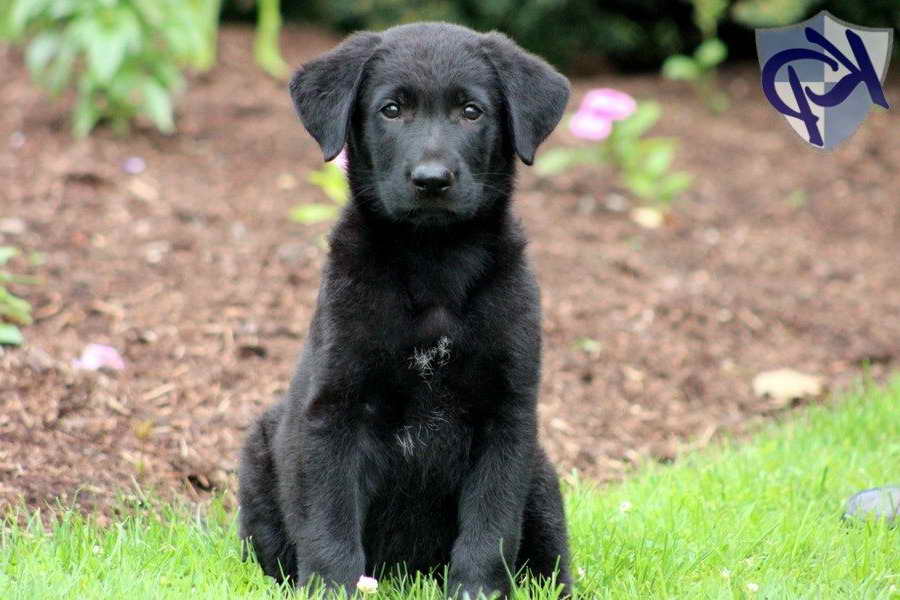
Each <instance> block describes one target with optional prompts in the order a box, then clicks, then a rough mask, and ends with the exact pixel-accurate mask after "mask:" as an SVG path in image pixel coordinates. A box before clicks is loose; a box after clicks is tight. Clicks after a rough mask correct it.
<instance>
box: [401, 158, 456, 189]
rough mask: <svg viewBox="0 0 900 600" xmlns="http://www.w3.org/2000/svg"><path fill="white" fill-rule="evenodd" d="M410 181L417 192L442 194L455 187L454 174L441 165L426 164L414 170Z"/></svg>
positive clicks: (434, 163)
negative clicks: (452, 186)
mask: <svg viewBox="0 0 900 600" xmlns="http://www.w3.org/2000/svg"><path fill="white" fill-rule="evenodd" d="M410 179H411V180H412V183H413V185H414V186H416V190H417V191H420V192H425V193H427V194H442V193H444V192H446V191H447V189H448V188H449V187H450V186H451V185H453V172H452V171H451V170H450V169H448V168H447V167H445V166H444V165H442V164H441V163H437V162H425V163H422V164H420V165H418V166H416V168H415V169H413V172H412V174H411V175H410Z"/></svg>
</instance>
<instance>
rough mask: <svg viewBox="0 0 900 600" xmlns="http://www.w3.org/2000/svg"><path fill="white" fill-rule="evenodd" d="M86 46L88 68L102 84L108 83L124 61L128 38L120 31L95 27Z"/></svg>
mask: <svg viewBox="0 0 900 600" xmlns="http://www.w3.org/2000/svg"><path fill="white" fill-rule="evenodd" d="M96 32H97V33H96V34H95V35H94V36H93V37H91V38H90V41H89V42H88V46H87V55H88V68H89V69H90V72H91V74H92V75H93V76H94V77H96V78H97V80H98V81H100V82H102V83H108V82H109V81H111V80H112V78H113V77H114V76H115V74H116V71H118V70H119V67H120V66H121V65H122V61H123V60H124V59H125V51H126V50H127V46H128V38H127V37H126V36H125V35H123V33H122V32H121V31H118V30H115V29H107V28H104V27H97V28H96Z"/></svg>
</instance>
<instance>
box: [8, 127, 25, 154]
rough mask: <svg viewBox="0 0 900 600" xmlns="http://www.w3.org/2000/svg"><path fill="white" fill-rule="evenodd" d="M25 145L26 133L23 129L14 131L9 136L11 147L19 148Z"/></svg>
mask: <svg viewBox="0 0 900 600" xmlns="http://www.w3.org/2000/svg"><path fill="white" fill-rule="evenodd" d="M24 145H25V134H24V133H22V132H21V131H13V132H12V133H11V134H10V136H9V147H10V148H12V149H13V150H18V149H19V148H21V147H22V146H24Z"/></svg>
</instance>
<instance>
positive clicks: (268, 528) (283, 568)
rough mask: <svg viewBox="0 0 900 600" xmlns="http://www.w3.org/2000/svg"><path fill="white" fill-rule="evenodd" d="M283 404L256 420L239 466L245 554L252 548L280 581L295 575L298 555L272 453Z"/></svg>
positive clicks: (265, 567) (241, 528)
mask: <svg viewBox="0 0 900 600" xmlns="http://www.w3.org/2000/svg"><path fill="white" fill-rule="evenodd" d="M280 414H281V405H276V406H273V407H272V408H270V409H269V410H267V411H266V412H265V413H264V414H263V415H262V417H260V419H259V420H258V421H257V422H256V423H254V424H253V426H252V427H251V429H250V434H249V435H248V436H247V441H246V442H245V444H244V449H243V451H242V453H241V465H240V470H239V490H238V501H239V503H240V512H239V517H238V523H239V528H240V531H239V534H240V537H241V539H242V540H243V541H244V543H245V546H244V558H245V559H246V558H247V551H248V550H249V549H250V548H252V549H253V552H254V553H255V554H256V559H257V561H259V564H260V566H261V567H262V569H263V572H265V574H266V575H269V576H271V577H274V578H275V580H276V581H278V582H281V581H283V580H284V579H287V578H290V579H294V578H295V577H296V570H297V565H296V562H297V556H296V552H295V550H294V545H293V544H292V543H291V542H290V539H289V538H288V535H287V531H286V530H285V528H284V519H283V517H282V514H281V509H280V508H279V507H278V473H277V472H276V470H275V461H274V459H273V457H272V446H271V441H272V439H273V437H274V434H275V428H276V427H277V424H278V418H279V416H280Z"/></svg>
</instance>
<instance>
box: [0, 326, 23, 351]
mask: <svg viewBox="0 0 900 600" xmlns="http://www.w3.org/2000/svg"><path fill="white" fill-rule="evenodd" d="M24 342H25V337H24V336H23V335H22V332H21V331H20V330H19V328H18V327H16V326H15V325H12V324H10V323H0V344H6V345H8V346H21V345H22V344H23V343H24Z"/></svg>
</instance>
